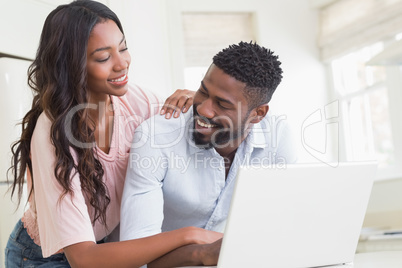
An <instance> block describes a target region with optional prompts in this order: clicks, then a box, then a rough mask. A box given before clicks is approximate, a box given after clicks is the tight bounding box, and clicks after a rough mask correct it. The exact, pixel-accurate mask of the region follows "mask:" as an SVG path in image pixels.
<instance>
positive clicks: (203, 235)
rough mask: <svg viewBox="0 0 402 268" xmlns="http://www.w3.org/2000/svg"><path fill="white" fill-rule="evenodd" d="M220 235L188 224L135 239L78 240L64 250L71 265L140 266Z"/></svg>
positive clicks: (217, 237)
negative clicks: (78, 241) (112, 240)
mask: <svg viewBox="0 0 402 268" xmlns="http://www.w3.org/2000/svg"><path fill="white" fill-rule="evenodd" d="M221 236H222V234H220V233H216V232H211V231H206V230H204V229H201V228H196V227H185V228H181V229H178V230H173V231H169V232H164V233H160V234H157V235H153V236H149V237H145V238H139V239H134V240H127V241H120V242H111V243H103V244H95V243H93V242H82V243H77V244H73V245H70V246H67V247H65V248H64V253H65V254H66V257H67V259H68V262H69V263H70V265H71V267H140V266H142V265H144V264H147V263H149V262H151V261H153V260H154V259H156V258H158V257H160V256H162V255H164V254H166V253H168V252H170V251H172V250H174V249H176V248H179V247H182V246H184V245H188V244H205V243H212V242H214V241H216V240H217V239H219V238H220V237H221Z"/></svg>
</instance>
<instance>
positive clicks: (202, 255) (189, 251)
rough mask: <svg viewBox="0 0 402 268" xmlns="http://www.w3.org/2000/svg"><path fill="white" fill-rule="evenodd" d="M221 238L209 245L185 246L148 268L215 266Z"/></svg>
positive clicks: (152, 263) (149, 265)
mask: <svg viewBox="0 0 402 268" xmlns="http://www.w3.org/2000/svg"><path fill="white" fill-rule="evenodd" d="M221 245H222V238H221V239H219V240H217V241H215V242H214V243H211V244H204V245H195V244H193V245H187V246H183V247H180V248H178V249H175V250H173V251H171V252H169V253H168V254H166V255H164V256H162V257H160V258H158V259H156V260H154V261H153V262H151V263H149V264H148V268H170V267H181V266H202V265H217V263H218V258H219V252H220V249H221Z"/></svg>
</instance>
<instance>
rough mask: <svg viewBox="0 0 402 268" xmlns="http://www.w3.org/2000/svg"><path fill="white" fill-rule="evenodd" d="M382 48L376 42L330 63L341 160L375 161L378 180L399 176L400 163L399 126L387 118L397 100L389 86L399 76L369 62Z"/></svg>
mask: <svg viewBox="0 0 402 268" xmlns="http://www.w3.org/2000/svg"><path fill="white" fill-rule="evenodd" d="M397 37H399V35H398V36H397ZM384 47H385V43H384V42H377V43H374V44H372V45H369V46H365V47H363V48H360V49H358V50H355V51H353V52H351V53H349V54H347V55H344V56H342V57H338V58H336V59H334V60H332V61H331V63H330V66H331V70H332V77H333V84H334V89H335V94H336V97H337V98H338V99H339V101H340V111H341V114H342V128H343V144H344V146H345V150H346V159H345V160H347V161H361V160H373V159H375V160H377V161H378V163H379V177H380V178H381V177H382V178H384V177H390V176H397V175H400V172H401V171H400V168H399V166H401V162H402V159H400V153H401V152H399V151H398V150H401V149H399V148H398V147H397V146H396V144H398V143H399V142H400V139H401V137H400V136H399V135H395V134H396V132H395V131H394V130H395V129H398V128H400V127H401V126H402V123H401V122H399V121H400V120H395V118H397V117H395V116H391V110H392V109H390V107H391V106H392V105H393V104H394V103H397V102H398V100H396V99H392V98H391V97H390V96H392V92H391V91H392V90H393V89H392V88H390V83H389V81H397V80H396V79H394V78H393V77H392V75H401V73H399V74H398V73H396V74H395V73H393V74H392V73H391V72H388V68H390V67H388V66H385V65H377V66H375V65H370V63H369V61H370V60H371V59H372V58H373V57H374V56H375V55H377V54H379V53H380V52H382V51H383V50H384ZM400 86H402V85H397V86H395V85H393V87H400ZM401 115H402V114H401Z"/></svg>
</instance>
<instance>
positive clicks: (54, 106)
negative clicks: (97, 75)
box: [10, 0, 123, 224]
mask: <svg viewBox="0 0 402 268" xmlns="http://www.w3.org/2000/svg"><path fill="white" fill-rule="evenodd" d="M108 19H110V20H113V21H114V22H115V23H116V24H117V26H118V27H119V29H120V31H121V32H122V33H123V29H122V26H121V23H120V21H119V19H118V18H117V16H116V14H114V13H113V11H111V10H110V9H109V8H108V7H106V6H105V5H103V4H101V3H98V2H95V1H89V0H78V1H74V2H72V3H70V4H68V5H61V6H58V7H57V8H56V9H55V10H53V11H52V12H51V13H50V14H49V15H48V17H47V18H46V21H45V24H44V26H43V30H42V34H41V38H40V44H39V48H38V50H37V53H36V58H35V60H34V61H33V63H32V64H31V66H30V67H29V69H28V84H29V86H30V87H31V88H32V89H33V91H34V99H33V102H32V108H31V110H30V111H29V112H28V113H27V114H26V115H25V117H24V118H23V120H22V135H21V138H20V140H18V141H17V142H16V143H14V144H13V146H12V153H13V158H12V166H11V168H10V170H11V171H12V173H13V183H12V186H11V189H12V191H11V195H12V196H13V195H14V193H15V192H16V191H17V192H18V201H19V202H18V204H20V202H21V196H22V192H23V184H24V178H25V173H26V172H27V168H28V169H29V171H30V174H31V176H32V179H34V178H33V172H32V161H31V158H30V153H31V149H30V145H31V139H32V134H33V132H34V129H35V125H36V122H37V120H38V117H39V116H40V114H41V113H42V112H45V113H46V115H47V117H48V118H49V119H50V120H51V122H52V126H51V130H50V139H51V142H52V144H53V145H54V147H55V154H56V163H55V169H54V175H55V177H56V179H57V181H58V182H59V183H60V185H61V186H62V187H63V189H64V193H63V195H62V196H61V197H60V199H61V198H63V197H64V196H65V195H66V194H73V189H72V187H71V177H72V175H74V174H75V173H76V172H77V173H78V174H79V177H80V182H81V188H82V190H83V192H84V193H85V195H86V197H87V198H88V200H89V202H90V204H91V205H92V206H93V207H94V209H95V212H94V215H93V219H92V221H93V222H92V223H93V224H94V223H95V221H96V220H100V222H102V223H106V208H107V206H108V204H109V203H110V198H109V195H108V191H107V188H106V186H105V184H104V182H103V180H102V177H103V175H104V171H103V168H102V165H101V163H100V162H99V160H98V159H97V157H96V152H94V146H90V147H91V148H85V146H79V145H77V143H76V142H75V143H74V144H72V143H71V142H70V140H71V136H70V135H73V137H74V139H75V141H78V142H79V143H81V144H95V136H94V130H95V125H94V123H93V120H90V118H89V116H88V113H87V110H86V109H76V110H78V111H76V112H74V115H73V116H72V118H71V119H70V118H69V112H71V111H72V109H73V108H74V107H77V105H82V104H84V105H86V104H87V69H86V61H87V45H88V39H89V36H90V34H91V31H92V29H93V28H94V26H95V25H96V24H97V23H100V22H104V21H105V20H108ZM70 114H71V113H70ZM70 117H71V116H70ZM67 120H71V123H70V122H67ZM66 125H70V126H72V127H71V129H67V128H66ZM79 143H78V144H79ZM86 147H88V146H86ZM71 149H73V150H74V151H75V155H76V157H77V159H76V161H74V159H73V156H72V154H71V151H70V150H71ZM33 192H34V188H33V183H32V189H31V192H30V193H29V197H30V196H31V195H32V194H33ZM29 197H28V199H29Z"/></svg>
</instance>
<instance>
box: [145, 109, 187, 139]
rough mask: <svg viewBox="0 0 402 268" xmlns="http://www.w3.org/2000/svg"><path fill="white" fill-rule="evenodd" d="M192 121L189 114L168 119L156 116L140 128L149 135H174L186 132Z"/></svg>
mask: <svg viewBox="0 0 402 268" xmlns="http://www.w3.org/2000/svg"><path fill="white" fill-rule="evenodd" d="M190 120H191V116H189V114H180V116H179V117H178V118H173V117H172V118H170V119H166V118H165V116H164V115H159V114H157V115H154V116H152V117H150V118H148V119H147V120H145V121H144V122H143V123H141V125H140V127H141V129H142V131H146V132H147V133H148V134H149V135H153V136H154V135H166V134H169V135H174V134H175V133H177V132H181V131H185V129H186V126H187V124H188V123H189V121H190Z"/></svg>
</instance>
